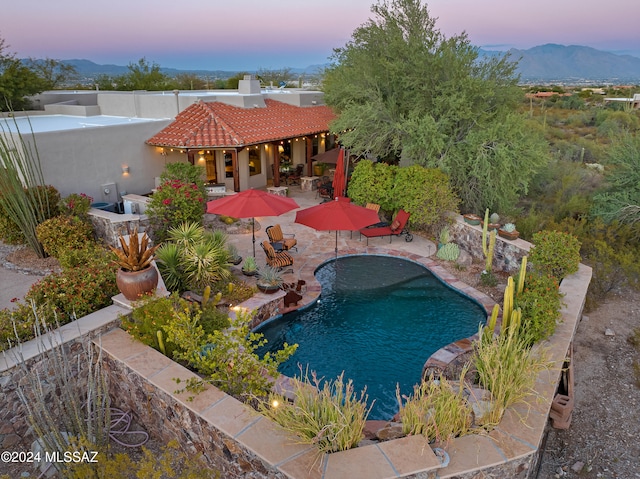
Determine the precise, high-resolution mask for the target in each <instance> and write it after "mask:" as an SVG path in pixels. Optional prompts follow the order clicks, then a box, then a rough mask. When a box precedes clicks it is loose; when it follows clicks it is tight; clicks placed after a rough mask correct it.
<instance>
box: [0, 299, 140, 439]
mask: <svg viewBox="0 0 640 479" xmlns="http://www.w3.org/2000/svg"><path fill="white" fill-rule="evenodd" d="M123 314H128V311H127V310H126V309H123V308H119V307H117V306H109V307H108V308H104V309H102V310H100V311H97V312H95V313H92V314H89V315H87V316H85V317H83V318H80V319H78V320H77V321H74V322H72V323H69V324H65V325H64V326H62V327H60V328H59V329H57V330H56V331H54V332H53V333H49V334H47V335H44V336H42V337H41V338H40V339H39V340H38V339H32V340H31V341H27V342H25V343H23V344H22V345H21V346H19V347H17V348H13V349H10V350H8V351H4V352H3V353H2V355H1V356H0V449H2V450H5V451H27V450H29V447H30V444H31V442H32V441H33V440H34V439H35V438H34V437H33V434H32V433H31V431H30V426H29V424H28V421H27V418H26V411H25V410H24V406H23V405H22V402H21V401H20V398H19V397H18V393H17V385H18V384H21V383H24V381H25V379H24V370H25V368H26V370H29V371H35V370H37V371H38V372H39V374H40V377H41V381H42V383H43V384H45V385H46V384H55V382H54V380H53V379H52V378H53V375H54V374H55V372H54V370H53V369H52V368H51V367H50V366H49V364H48V358H47V356H46V355H45V354H43V353H42V352H43V351H44V350H47V349H50V344H51V341H52V339H51V337H53V338H54V339H53V341H55V343H57V344H60V342H63V343H64V348H65V352H66V354H67V357H68V358H69V360H70V361H71V363H72V364H73V365H74V368H75V367H76V366H75V365H77V364H79V365H80V366H79V368H78V371H77V375H78V376H80V377H82V376H83V375H84V374H85V373H86V368H85V366H86V364H85V362H84V361H78V356H79V355H81V354H82V351H83V350H84V346H86V344H87V343H88V342H89V341H91V340H92V339H94V338H96V337H99V336H100V335H101V334H103V333H105V332H106V331H109V330H111V329H113V328H114V327H117V326H119V324H120V319H119V316H120V315H123ZM51 335H53V336H51ZM21 363H23V364H24V368H22V367H21V366H20V364H21Z"/></svg>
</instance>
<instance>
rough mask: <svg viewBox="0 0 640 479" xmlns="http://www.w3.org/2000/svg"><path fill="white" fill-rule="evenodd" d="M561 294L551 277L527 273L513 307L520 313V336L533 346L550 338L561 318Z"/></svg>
mask: <svg viewBox="0 0 640 479" xmlns="http://www.w3.org/2000/svg"><path fill="white" fill-rule="evenodd" d="M561 306H562V294H561V293H560V291H559V290H558V281H557V279H556V278H555V277H553V276H544V275H541V274H537V273H529V274H527V276H526V279H525V282H524V289H523V291H522V292H521V293H518V294H517V295H516V298H515V307H516V308H520V309H521V311H522V320H521V323H520V334H522V335H523V336H525V337H526V338H528V340H529V344H530V345H533V344H535V343H537V342H538V341H540V340H542V339H546V338H548V337H549V336H551V335H552V334H553V333H554V332H555V329H556V324H557V322H558V321H559V320H560V318H561V317H562V314H561V313H560V308H561Z"/></svg>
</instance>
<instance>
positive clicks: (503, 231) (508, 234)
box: [498, 223, 520, 240]
mask: <svg viewBox="0 0 640 479" xmlns="http://www.w3.org/2000/svg"><path fill="white" fill-rule="evenodd" d="M498 234H499V235H500V236H501V237H503V238H505V239H508V240H514V239H516V238H517V237H518V236H520V233H519V232H518V231H516V225H514V224H513V223H507V224H505V225H504V226H503V227H502V228H500V229H498Z"/></svg>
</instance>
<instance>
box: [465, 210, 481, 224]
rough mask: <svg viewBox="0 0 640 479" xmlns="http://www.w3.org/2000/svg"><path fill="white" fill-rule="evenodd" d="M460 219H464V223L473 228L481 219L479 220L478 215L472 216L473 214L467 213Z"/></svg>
mask: <svg viewBox="0 0 640 479" xmlns="http://www.w3.org/2000/svg"><path fill="white" fill-rule="evenodd" d="M462 218H464V222H465V223H467V224H470V225H473V226H476V225H479V224H480V222H481V221H482V218H480V217H479V216H478V215H474V214H473V213H467V214H466V215H462Z"/></svg>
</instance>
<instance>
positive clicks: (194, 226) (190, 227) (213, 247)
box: [157, 223, 231, 291]
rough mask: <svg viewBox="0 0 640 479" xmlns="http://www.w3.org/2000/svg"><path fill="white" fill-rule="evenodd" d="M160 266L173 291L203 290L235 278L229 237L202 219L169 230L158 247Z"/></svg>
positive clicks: (168, 286) (168, 285)
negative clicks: (200, 221) (202, 222)
mask: <svg viewBox="0 0 640 479" xmlns="http://www.w3.org/2000/svg"><path fill="white" fill-rule="evenodd" d="M157 255H158V269H159V270H160V273H161V274H162V278H163V279H164V282H165V285H166V286H167V288H168V289H169V290H170V291H184V290H186V289H193V290H196V291H203V290H204V288H206V287H207V286H209V285H212V284H214V283H217V282H219V281H226V280H229V279H230V278H231V270H230V266H229V251H228V248H227V237H226V235H225V234H224V232H219V231H216V232H213V233H212V232H209V231H206V230H205V229H204V228H203V227H202V226H201V225H199V224H198V223H182V224H181V225H179V226H177V227H175V228H171V229H170V230H169V231H168V232H167V241H166V242H165V243H164V244H163V245H162V246H161V247H160V248H159V249H158V251H157Z"/></svg>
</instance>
